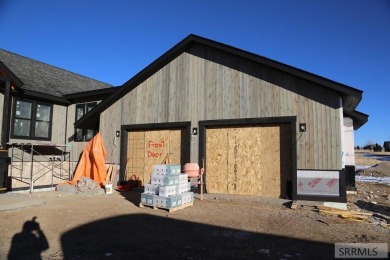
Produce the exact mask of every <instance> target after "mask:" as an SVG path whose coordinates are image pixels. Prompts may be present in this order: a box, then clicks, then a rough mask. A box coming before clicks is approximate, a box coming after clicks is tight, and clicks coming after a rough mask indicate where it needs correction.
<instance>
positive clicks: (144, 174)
mask: <svg viewBox="0 0 390 260" xmlns="http://www.w3.org/2000/svg"><path fill="white" fill-rule="evenodd" d="M181 137H182V130H155V131H131V132H128V146H127V165H126V178H127V180H129V179H130V178H131V176H132V175H135V176H136V177H137V178H139V179H140V180H141V181H142V184H145V183H149V182H150V174H151V173H152V171H153V166H154V165H156V164H161V163H162V162H163V161H164V160H165V159H167V157H168V159H169V163H171V164H180V163H181V162H180V160H181V147H182V145H181V139H182V138H181Z"/></svg>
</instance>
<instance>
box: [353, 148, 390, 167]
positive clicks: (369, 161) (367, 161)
mask: <svg viewBox="0 0 390 260" xmlns="http://www.w3.org/2000/svg"><path fill="white" fill-rule="evenodd" d="M362 154H370V155H378V156H386V155H390V152H370V151H369V150H355V165H377V164H380V163H382V162H383V161H380V160H377V159H373V158H367V157H363V156H362Z"/></svg>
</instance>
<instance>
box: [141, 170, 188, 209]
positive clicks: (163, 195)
mask: <svg viewBox="0 0 390 260" xmlns="http://www.w3.org/2000/svg"><path fill="white" fill-rule="evenodd" d="M190 190H191V183H190V182H188V174H182V173H181V168H180V165H171V164H160V165H155V166H154V168H153V173H152V174H151V175H150V183H148V184H145V188H144V192H143V193H142V194H141V203H140V207H143V206H151V207H153V208H154V209H157V208H163V209H168V211H169V212H173V211H176V210H178V209H182V208H185V207H188V206H192V205H193V201H194V193H193V192H191V191H190Z"/></svg>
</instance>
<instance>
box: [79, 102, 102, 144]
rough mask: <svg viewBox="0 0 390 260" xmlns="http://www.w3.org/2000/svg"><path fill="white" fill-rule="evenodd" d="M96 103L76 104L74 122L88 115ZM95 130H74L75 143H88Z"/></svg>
mask: <svg viewBox="0 0 390 260" xmlns="http://www.w3.org/2000/svg"><path fill="white" fill-rule="evenodd" d="M96 104H97V103H96V102H92V103H86V104H78V105H76V121H77V120H79V119H80V118H82V117H83V116H84V115H85V114H86V113H88V112H89V111H90V110H91V109H92V108H94V107H95V106H96ZM95 133H96V130H92V129H79V128H76V131H75V141H80V142H82V141H89V140H91V139H92V138H93V136H94V135H95Z"/></svg>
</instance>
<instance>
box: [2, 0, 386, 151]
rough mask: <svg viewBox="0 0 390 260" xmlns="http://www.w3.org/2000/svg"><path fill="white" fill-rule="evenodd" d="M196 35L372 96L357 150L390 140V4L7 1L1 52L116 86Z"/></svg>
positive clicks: (364, 106) (363, 106)
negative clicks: (7, 51)
mask: <svg viewBox="0 0 390 260" xmlns="http://www.w3.org/2000/svg"><path fill="white" fill-rule="evenodd" d="M191 33H193V34H197V35H200V36H203V37H206V38H210V39H213V40H216V41H219V42H222V43H225V44H229V45H232V46H235V47H237V48H240V49H244V50H247V51H250V52H253V53H256V54H259V55H262V56H265V57H268V58H271V59H274V60H277V61H280V62H283V63H286V64H288V65H291V66H294V67H297V68H300V69H303V70H306V71H309V72H312V73H315V74H317V75H320V76H323V77H326V78H329V79H332V80H334V81H337V82H340V83H343V84H346V85H348V86H351V87H354V88H357V89H360V90H363V91H364V93H363V100H362V101H361V103H360V104H359V106H358V108H357V110H359V111H361V112H363V113H366V114H369V115H370V117H369V121H368V123H367V124H366V125H364V126H363V127H361V128H360V129H359V130H357V131H356V132H355V144H356V145H364V144H366V143H367V142H368V141H371V142H374V143H376V142H377V143H379V144H381V145H383V142H384V141H385V140H390V115H389V114H390V113H389V112H390V111H389V110H390V106H389V104H390V1H389V0H365V1H361V0H353V1H349V0H327V1H317V0H312V1H299V0H297V1H288V0H285V1H280V0H276V1H275V0H269V1H261V0H251V1H245V0H240V1H229V0H224V1H221V0H214V1H213V0H198V1H173V0H164V1H158V0H140V1H129V0H93V1H92V0H90V1H87V0H0V48H2V49H5V50H9V51H12V52H15V53H18V54H21V55H23V56H27V57H30V58H33V59H36V60H39V61H42V62H45V63H48V64H51V65H55V66H58V67H60V68H64V69H67V70H70V71H73V72H76V73H79V74H82V75H85V76H89V77H91V78H94V79H98V80H101V81H104V82H107V83H110V84H113V85H122V84H123V83H124V82H126V81H127V80H128V79H130V78H131V77H133V76H134V75H135V74H136V73H137V72H139V71H140V70H142V69H143V68H144V67H146V66H147V65H148V64H150V63H151V62H152V61H154V60H155V59H156V58H158V57H159V56H160V55H161V54H163V53H164V52H165V51H167V50H168V49H169V48H171V47H172V46H173V45H175V44H176V43H178V42H179V41H180V40H182V39H183V38H185V37H186V36H187V35H189V34H191Z"/></svg>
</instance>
